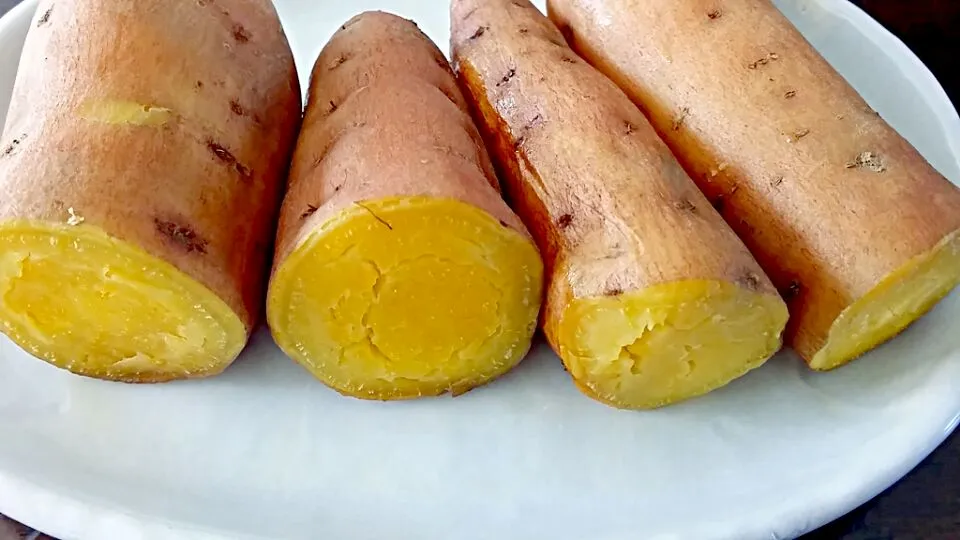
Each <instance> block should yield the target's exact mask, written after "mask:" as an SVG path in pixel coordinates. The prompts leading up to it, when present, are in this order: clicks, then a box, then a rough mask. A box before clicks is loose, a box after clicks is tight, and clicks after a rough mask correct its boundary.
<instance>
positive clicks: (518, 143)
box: [513, 135, 527, 151]
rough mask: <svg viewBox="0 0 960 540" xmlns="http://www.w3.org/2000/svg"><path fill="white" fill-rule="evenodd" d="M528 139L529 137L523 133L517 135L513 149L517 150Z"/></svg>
mask: <svg viewBox="0 0 960 540" xmlns="http://www.w3.org/2000/svg"><path fill="white" fill-rule="evenodd" d="M526 141H527V138H526V137H525V136H523V135H521V136H519V137H517V140H515V141H513V150H514V151H517V150H520V148H521V147H522V146H523V143H525V142H526Z"/></svg>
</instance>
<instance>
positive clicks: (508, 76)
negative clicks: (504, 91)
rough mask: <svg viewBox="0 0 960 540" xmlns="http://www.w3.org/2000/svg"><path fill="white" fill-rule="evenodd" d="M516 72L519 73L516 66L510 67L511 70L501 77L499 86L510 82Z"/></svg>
mask: <svg viewBox="0 0 960 540" xmlns="http://www.w3.org/2000/svg"><path fill="white" fill-rule="evenodd" d="M516 74H517V70H516V69H514V68H510V70H509V71H507V74H506V75H504V76H503V78H502V79H500V82H498V83H497V87H500V86H503V85H505V84H507V83H508V82H510V79H512V78H513V77H514V76H515V75H516Z"/></svg>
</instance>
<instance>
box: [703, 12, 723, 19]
mask: <svg viewBox="0 0 960 540" xmlns="http://www.w3.org/2000/svg"><path fill="white" fill-rule="evenodd" d="M707 17H709V18H710V20H711V21H715V20H717V19H719V18H720V17H723V12H722V11H720V10H719V9H714V10H711V11H709V12H707Z"/></svg>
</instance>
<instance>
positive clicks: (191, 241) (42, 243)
mask: <svg viewBox="0 0 960 540" xmlns="http://www.w3.org/2000/svg"><path fill="white" fill-rule="evenodd" d="M300 110H301V103H300V90H299V85H298V82H297V77H296V70H295V67H294V63H293V55H292V53H291V51H290V48H289V46H288V44H287V41H286V38H285V37H284V34H283V31H282V29H281V27H280V22H279V19H278V17H277V14H276V12H275V11H274V8H273V6H272V4H271V3H270V2H269V1H267V0H218V1H217V2H208V1H201V2H177V3H170V2H166V1H160V0H97V1H94V0H73V1H70V2H63V1H50V0H43V1H41V2H40V5H39V8H38V11H37V15H36V18H35V19H34V21H33V28H32V29H31V31H30V34H29V36H28V38H27V42H26V48H25V50H24V52H23V61H22V62H21V64H20V72H19V74H18V76H17V80H16V85H15V89H14V94H13V101H12V104H11V107H10V111H9V115H8V117H7V122H6V126H5V129H4V132H3V137H2V138H0V193H3V197H2V198H0V329H2V331H3V332H4V333H5V334H7V335H9V336H10V337H11V338H12V339H13V340H14V341H15V342H17V343H18V344H19V345H21V346H22V347H23V348H24V349H26V350H27V351H29V352H30V353H32V354H34V355H36V356H38V357H40V358H42V359H44V360H46V361H48V362H50V363H52V364H54V365H56V366H59V367H62V368H67V369H69V370H72V371H74V372H76V373H79V374H81V375H87V376H92V377H100V378H104V379H114V380H120V381H128V382H160V381H167V380H171V379H179V378H190V377H203V376H208V375H213V374H216V373H219V372H220V371H222V370H223V369H224V368H225V367H227V366H228V365H229V364H230V363H231V362H232V361H233V359H234V358H235V357H236V356H237V355H238V354H239V353H240V351H241V349H242V348H243V346H244V344H245V343H246V340H247V337H248V334H249V332H250V331H251V329H252V328H253V327H254V325H255V323H256V321H257V319H258V317H259V314H260V313H261V310H262V302H263V294H264V289H265V284H266V278H267V270H268V269H269V266H268V261H267V260H266V256H267V254H268V253H269V246H270V244H271V242H272V237H273V232H274V224H275V217H276V214H277V211H278V208H279V202H280V190H281V189H282V179H283V176H284V172H285V169H286V167H287V163H288V159H289V156H290V153H291V151H292V148H293V143H294V142H295V137H296V128H297V125H298V123H299V119H300Z"/></svg>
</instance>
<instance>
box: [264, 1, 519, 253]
mask: <svg viewBox="0 0 960 540" xmlns="http://www.w3.org/2000/svg"><path fill="white" fill-rule="evenodd" d="M418 195H425V196H432V197H441V198H443V197H446V198H453V199H457V200H460V201H463V202H466V203H468V204H472V205H474V206H476V207H478V208H480V209H481V210H484V211H486V212H487V213H489V214H491V215H492V216H493V217H494V218H496V219H499V220H501V221H502V222H503V223H504V225H505V226H509V227H511V228H513V229H515V230H517V231H519V232H521V233H522V234H524V235H528V233H527V231H526V228H525V227H524V226H523V223H522V222H521V221H520V219H519V218H518V217H517V216H516V215H515V214H514V213H513V212H512V211H511V210H510V208H509V207H508V206H507V205H506V203H505V202H504V201H503V199H502V198H501V196H500V192H499V187H498V183H497V179H496V176H495V173H494V171H493V166H492V165H491V163H490V158H489V156H488V155H487V151H486V149H485V148H484V146H483V141H482V139H481V138H480V134H479V133H478V132H477V128H476V126H475V125H474V124H473V121H472V120H471V118H470V116H469V113H468V111H467V105H466V102H465V100H464V98H463V95H462V94H461V92H460V90H459V88H458V87H457V84H456V79H455V78H454V75H453V72H452V70H451V69H450V66H449V64H448V63H447V61H446V59H445V58H444V57H443V53H441V52H440V50H439V49H438V48H437V46H436V45H435V44H434V43H433V42H432V41H430V39H429V38H428V37H427V36H426V35H425V34H423V32H421V31H420V29H419V28H418V27H417V25H416V24H415V23H413V22H412V21H409V20H406V19H403V18H401V17H398V16H396V15H391V14H388V13H382V12H366V13H363V14H361V15H358V16H357V17H355V18H353V19H351V20H350V21H348V22H347V23H346V24H344V25H343V27H341V29H340V30H339V31H338V32H337V33H336V34H335V35H334V36H333V38H332V39H331V40H330V42H329V43H328V44H327V45H326V47H324V49H323V51H322V52H321V53H320V57H319V58H318V59H317V62H316V65H315V66H314V69H313V75H312V80H311V84H310V91H309V98H308V104H307V111H306V116H305V118H304V122H303V129H302V131H301V134H300V140H299V142H298V143H297V149H296V151H295V153H294V158H293V165H292V168H291V172H290V180H289V186H288V192H287V196H286V198H285V200H284V203H283V209H282V212H281V218H280V229H279V233H278V239H277V256H276V259H275V264H274V268H276V267H278V266H279V265H280V264H282V262H283V261H284V260H285V259H286V257H287V256H288V255H289V254H290V253H291V252H292V251H293V250H294V249H295V248H296V247H297V246H298V245H299V244H300V242H301V241H302V240H304V239H305V238H306V237H307V236H308V235H309V234H310V233H311V232H312V231H313V230H314V229H315V228H316V227H317V226H320V225H322V224H323V223H324V222H326V221H327V220H328V219H329V218H331V217H332V216H334V215H336V214H337V213H339V212H340V211H342V210H344V209H346V208H349V207H351V206H354V205H356V204H357V203H358V202H362V201H369V200H376V199H382V198H388V197H404V196H418Z"/></svg>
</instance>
